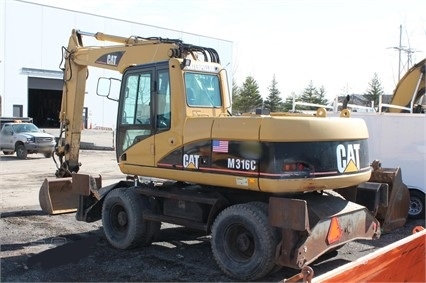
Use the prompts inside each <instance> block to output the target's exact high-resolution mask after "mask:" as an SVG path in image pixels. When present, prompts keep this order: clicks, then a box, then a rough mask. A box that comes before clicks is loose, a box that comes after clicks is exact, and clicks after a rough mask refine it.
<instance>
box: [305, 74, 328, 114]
mask: <svg viewBox="0 0 426 283" xmlns="http://www.w3.org/2000/svg"><path fill="white" fill-rule="evenodd" d="M325 93H326V92H325V88H324V86H321V87H320V89H319V90H318V89H317V88H316V87H314V85H313V82H312V81H310V83H309V85H308V87H306V88H305V90H304V91H303V93H302V95H301V96H300V97H298V100H299V101H303V102H307V103H314V104H320V105H326V104H327V102H328V101H327V99H326V98H325ZM299 108H303V109H305V110H316V109H317V108H318V107H311V106H303V107H302V106H300V107H299Z"/></svg>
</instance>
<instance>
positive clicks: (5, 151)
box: [3, 150, 13, 155]
mask: <svg viewBox="0 0 426 283" xmlns="http://www.w3.org/2000/svg"><path fill="white" fill-rule="evenodd" d="M3 154H4V155H12V154H13V151H7V150H3Z"/></svg>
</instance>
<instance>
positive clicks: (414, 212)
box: [408, 190, 425, 219]
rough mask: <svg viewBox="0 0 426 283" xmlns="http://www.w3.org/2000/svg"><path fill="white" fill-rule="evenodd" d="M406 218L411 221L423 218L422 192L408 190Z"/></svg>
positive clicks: (423, 202)
mask: <svg viewBox="0 0 426 283" xmlns="http://www.w3.org/2000/svg"><path fill="white" fill-rule="evenodd" d="M408 217H409V218H411V219H423V218H425V195H424V194H423V193H422V192H419V191H415V190H410V207H409V209H408Z"/></svg>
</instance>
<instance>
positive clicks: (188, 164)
mask: <svg viewBox="0 0 426 283" xmlns="http://www.w3.org/2000/svg"><path fill="white" fill-rule="evenodd" d="M199 158H200V156H199V155H198V154H184V155H183V160H182V163H183V167H184V168H188V169H198V160H199Z"/></svg>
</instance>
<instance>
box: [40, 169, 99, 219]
mask: <svg viewBox="0 0 426 283" xmlns="http://www.w3.org/2000/svg"><path fill="white" fill-rule="evenodd" d="M93 182H94V183H95V184H91V183H93ZM101 183H102V181H101V176H99V177H97V178H93V177H90V176H89V175H83V174H73V175H72V177H67V178H59V179H50V180H49V179H45V180H44V182H43V184H42V186H41V188H40V191H39V202H40V207H41V209H42V210H43V211H44V212H45V213H47V214H51V215H55V214H64V213H71V212H76V211H77V208H78V204H79V198H80V195H86V196H87V195H89V194H90V188H91V187H93V186H96V187H98V188H100V187H101Z"/></svg>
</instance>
